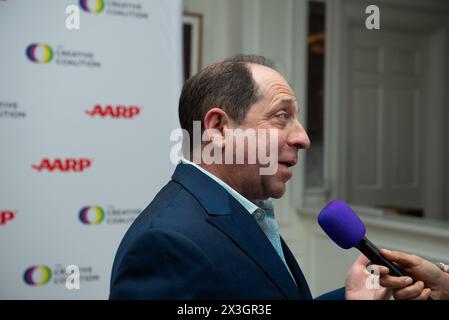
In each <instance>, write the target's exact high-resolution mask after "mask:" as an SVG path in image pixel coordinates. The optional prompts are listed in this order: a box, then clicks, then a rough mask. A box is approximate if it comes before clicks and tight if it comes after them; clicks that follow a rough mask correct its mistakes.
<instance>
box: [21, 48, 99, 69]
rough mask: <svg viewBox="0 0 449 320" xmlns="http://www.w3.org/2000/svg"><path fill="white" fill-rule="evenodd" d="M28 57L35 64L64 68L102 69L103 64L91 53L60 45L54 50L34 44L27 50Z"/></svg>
mask: <svg viewBox="0 0 449 320" xmlns="http://www.w3.org/2000/svg"><path fill="white" fill-rule="evenodd" d="M26 56H27V57H28V59H29V60H30V61H32V62H34V63H39V64H47V63H50V62H54V63H55V64H56V65H57V66H62V67H69V66H70V67H88V68H100V67H101V63H100V61H98V60H95V56H94V54H93V52H91V51H84V50H73V49H67V48H65V47H64V46H63V45H59V46H57V47H56V50H54V49H53V48H52V47H51V46H50V45H48V44H39V43H32V44H30V45H29V46H28V47H27V48H26Z"/></svg>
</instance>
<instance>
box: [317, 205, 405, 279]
mask: <svg viewBox="0 0 449 320" xmlns="http://www.w3.org/2000/svg"><path fill="white" fill-rule="evenodd" d="M318 224H319V225H320V227H321V229H323V230H324V232H325V233H326V234H327V235H328V236H329V238H331V239H332V240H333V241H334V242H335V243H336V244H337V245H338V246H340V247H341V248H343V249H350V248H353V247H354V248H357V249H358V250H359V251H360V252H362V253H363V254H364V255H365V256H366V257H367V258H368V259H370V260H371V262H372V263H373V264H377V265H382V266H385V267H387V268H388V269H389V270H390V275H393V276H396V277H403V276H408V274H407V273H406V272H404V271H402V270H400V269H399V268H398V267H396V266H395V265H394V264H393V263H391V262H390V261H388V260H387V259H385V258H384V257H383V256H382V255H381V254H380V252H379V249H378V248H377V247H376V246H375V245H374V244H373V243H371V241H369V240H368V239H367V238H366V237H365V233H366V228H365V224H364V223H363V222H362V220H360V218H359V216H358V215H357V214H356V213H355V212H354V211H353V210H352V209H351V208H350V207H349V206H348V205H347V204H346V203H344V202H343V201H341V200H333V201H331V202H329V204H328V205H327V206H326V207H324V208H323V209H322V210H321V212H320V214H319V215H318Z"/></svg>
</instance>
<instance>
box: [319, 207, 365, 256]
mask: <svg viewBox="0 0 449 320" xmlns="http://www.w3.org/2000/svg"><path fill="white" fill-rule="evenodd" d="M318 224H319V225H320V227H321V229H323V230H324V232H326V234H327V235H328V236H329V238H331V239H332V240H334V242H335V243H336V244H338V245H339V246H340V247H342V248H343V249H349V248H352V247H354V246H355V245H357V244H358V243H359V242H360V240H362V239H363V237H364V236H365V232H366V229H365V225H364V224H363V222H362V220H360V218H359V216H358V215H357V214H356V213H355V212H354V211H353V210H352V209H351V208H350V207H349V206H348V205H347V204H346V203H344V202H343V201H341V200H333V201H331V202H329V203H328V205H327V206H325V207H324V208H323V210H321V212H320V214H319V215H318Z"/></svg>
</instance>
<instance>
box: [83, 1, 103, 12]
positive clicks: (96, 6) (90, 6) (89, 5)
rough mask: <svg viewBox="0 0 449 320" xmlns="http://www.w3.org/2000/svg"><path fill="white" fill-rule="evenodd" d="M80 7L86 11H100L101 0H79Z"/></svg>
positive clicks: (101, 6)
mask: <svg viewBox="0 0 449 320" xmlns="http://www.w3.org/2000/svg"><path fill="white" fill-rule="evenodd" d="M80 7H81V8H82V9H83V10H84V11H87V12H91V13H100V12H101V11H103V9H104V1H103V0H90V1H89V0H80Z"/></svg>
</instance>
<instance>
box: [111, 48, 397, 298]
mask: <svg viewBox="0 0 449 320" xmlns="http://www.w3.org/2000/svg"><path fill="white" fill-rule="evenodd" d="M297 113H298V106H297V102H296V97H295V94H294V93H293V91H292V89H291V88H290V86H289V85H288V83H287V82H286V81H285V79H284V78H283V77H282V76H281V75H280V74H279V73H278V72H277V71H276V70H275V69H274V68H273V66H272V64H271V63H270V62H269V61H268V60H267V59H265V58H263V57H260V56H246V55H240V56H235V57H233V58H230V59H227V60H225V61H222V62H220V63H216V64H213V65H211V66H209V67H207V68H205V69H204V70H202V71H201V72H200V73H198V74H197V75H195V76H194V77H192V78H191V79H189V80H188V81H187V82H186V83H185V84H184V87H183V90H182V93H181V97H180V102H179V120H180V123H181V126H182V128H183V129H185V130H186V131H187V132H188V133H189V135H190V139H191V140H190V142H192V143H191V144H190V146H189V148H188V149H189V150H187V151H192V152H193V153H192V154H193V155H194V154H195V152H199V153H200V154H201V152H202V151H204V150H205V149H206V148H208V147H210V145H212V146H213V147H214V148H213V151H214V153H215V154H214V155H215V156H218V155H220V154H221V155H225V154H226V153H227V152H229V151H230V150H231V155H232V157H231V159H232V160H233V161H231V163H229V162H228V163H225V161H222V162H212V163H211V162H208V163H209V164H206V163H204V162H201V163H198V164H197V163H194V162H192V161H189V160H192V159H193V160H194V159H195V157H194V156H193V157H190V159H189V160H187V159H184V160H183V161H182V163H180V164H178V166H177V167H176V170H175V172H174V174H173V176H172V180H170V181H169V182H168V183H167V185H165V186H164V187H163V188H162V190H160V192H159V193H158V194H157V195H156V197H155V198H154V199H153V201H152V202H151V203H150V204H149V206H148V207H147V208H146V209H145V210H144V211H143V212H142V213H141V214H140V216H139V217H138V218H137V219H136V221H135V222H134V223H133V225H132V226H131V227H130V228H129V230H128V232H127V233H126V235H125V236H124V238H123V240H122V242H121V244H120V247H119V249H118V251H117V254H116V257H115V261H114V265H113V269H112V278H111V288H110V298H111V299H312V296H311V293H310V291H309V287H308V285H307V282H306V280H305V278H304V276H303V273H302V272H301V269H300V267H299V265H298V263H297V262H296V260H295V258H294V256H293V254H292V253H291V251H290V250H289V248H288V247H287V245H286V243H285V242H284V241H283V239H282V238H281V237H280V235H279V230H278V227H277V224H276V222H275V220H274V213H273V208H272V206H271V202H270V201H269V200H267V199H269V198H280V197H282V195H283V194H284V193H285V190H286V183H287V181H288V180H289V179H290V178H291V176H292V172H291V171H290V167H292V166H294V165H295V164H296V163H297V159H298V151H299V150H300V149H307V148H308V147H309V144H310V142H309V138H308V136H307V134H306V132H305V130H304V128H303V127H302V126H301V124H300V123H299V121H298V119H297ZM194 121H200V122H201V128H202V131H204V130H206V131H208V132H211V134H210V135H208V137H209V138H208V139H209V140H207V141H203V143H200V144H199V145H195V144H194V143H193V141H194V140H195V139H194V138H193V135H194V129H193V128H194ZM232 129H243V130H245V129H254V130H256V129H267V130H269V129H272V130H269V132H270V133H271V134H272V135H270V137H268V142H266V143H267V144H273V143H274V144H275V147H276V148H275V149H272V148H271V147H270V148H269V150H270V152H272V150H275V154H274V155H275V156H276V157H270V159H271V160H272V161H273V159H274V161H275V162H276V163H275V165H276V166H275V167H276V170H274V171H273V172H271V173H270V174H261V172H262V171H261V169H263V168H264V167H268V166H270V165H273V163H271V164H267V163H264V164H262V163H261V161H256V162H254V163H250V161H249V158H250V157H251V155H252V154H253V153H254V152H257V151H258V150H259V149H260V148H262V147H264V146H265V145H264V143H262V144H257V145H256V146H254V145H250V143H249V142H248V141H246V142H245V143H244V145H243V148H244V161H243V163H239V162H238V161H237V160H236V159H237V155H236V153H235V152H236V151H235V150H234V148H237V147H239V146H238V143H237V140H236V139H235V138H232V139H227V138H226V132H229V131H231V130H232ZM267 132H268V131H267ZM273 137H275V139H274V138H273ZM167 139H168V138H167ZM260 141H265V140H263V139H262V137H261V136H260V135H258V136H257V142H260ZM240 147H242V146H241V145H240ZM208 150H211V149H210V148H209V149H208ZM263 150H266V149H263ZM197 154H198V153H197ZM270 156H273V154H271V155H270ZM224 158H225V157H224V156H223V157H222V159H224ZM200 160H201V159H200ZM228 160H229V159H228ZM366 263H367V260H366V259H365V258H364V257H361V258H359V259H358V260H357V261H356V262H355V263H354V265H353V267H352V268H351V269H350V271H349V273H348V277H347V279H346V286H345V288H346V290H345V289H344V288H342V289H339V290H336V291H333V292H331V293H328V294H326V295H325V296H324V297H323V298H330V299H344V298H347V299H385V298H388V297H389V296H390V291H388V290H386V289H384V288H380V289H376V290H369V289H367V288H366V286H365V279H366V278H367V276H368V275H369V273H368V272H367V271H366V268H365V266H366ZM330 269H331V268H330ZM330 272H331V271H330Z"/></svg>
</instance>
